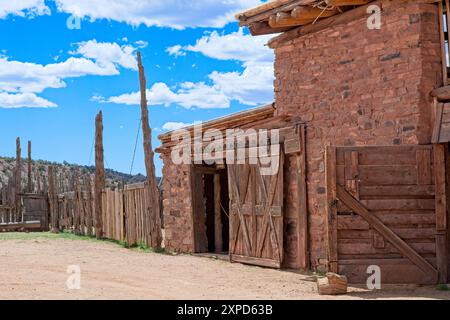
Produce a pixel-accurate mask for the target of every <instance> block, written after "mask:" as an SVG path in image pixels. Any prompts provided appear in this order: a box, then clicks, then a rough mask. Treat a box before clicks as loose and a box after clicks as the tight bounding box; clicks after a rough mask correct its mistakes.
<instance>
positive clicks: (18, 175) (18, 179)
mask: <svg viewBox="0 0 450 320" xmlns="http://www.w3.org/2000/svg"><path fill="white" fill-rule="evenodd" d="M20 156H21V149H20V138H17V139H16V170H15V183H14V187H15V198H14V204H15V209H16V210H15V213H14V214H15V217H14V220H15V221H14V222H19V221H18V219H21V216H22V214H21V213H22V205H21V199H20V194H21V192H22V168H21V165H22V164H21V159H20Z"/></svg>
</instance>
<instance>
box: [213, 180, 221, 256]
mask: <svg viewBox="0 0 450 320" xmlns="http://www.w3.org/2000/svg"><path fill="white" fill-rule="evenodd" d="M220 194H221V189H220V174H217V173H216V174H215V175H214V237H215V240H214V242H215V251H216V253H222V251H223V235H222V233H223V232H222V229H223V224H222V206H221V199H220Z"/></svg>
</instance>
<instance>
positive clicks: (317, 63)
mask: <svg viewBox="0 0 450 320" xmlns="http://www.w3.org/2000/svg"><path fill="white" fill-rule="evenodd" d="M416 2H420V1H410V4H404V1H383V16H382V28H381V30H368V28H367V24H366V19H360V20H358V21H354V22H352V23H350V24H348V25H340V26H336V27H333V28H329V29H326V30H323V31H321V32H318V33H315V34H311V35H307V36H304V37H301V38H297V39H295V40H293V41H290V42H287V43H284V44H283V45H282V46H280V47H278V48H276V49H275V52H276V63H275V70H276V81H275V92H276V106H277V113H278V114H290V115H295V116H300V117H301V118H302V119H303V120H304V121H306V122H308V124H309V125H308V130H307V170H308V199H309V200H308V201H309V203H308V209H309V224H310V230H309V237H310V251H311V254H310V256H311V263H312V265H313V266H317V265H319V264H321V263H323V262H324V261H321V263H319V259H326V257H327V250H326V248H327V244H326V235H325V230H326V229H325V221H326V220H325V218H326V207H325V206H326V189H325V187H326V184H325V176H324V171H325V167H324V151H325V148H324V147H325V146H326V145H327V144H331V145H338V146H339V145H346V146H349V145H398V144H425V143H429V142H430V116H431V105H430V103H431V101H430V100H429V92H430V91H431V90H432V89H433V88H434V87H435V86H436V85H438V84H439V85H440V83H439V82H440V81H441V80H439V79H441V78H442V77H441V64H440V63H441V62H440V45H439V31H438V30H439V26H438V15H437V6H436V5H432V4H420V3H416ZM291 172H292V171H291ZM285 179H286V187H285V188H286V189H285V190H289V192H286V194H287V200H286V202H287V203H286V209H287V212H286V217H287V224H286V228H287V229H288V230H287V233H288V235H289V234H291V238H292V239H293V240H294V241H295V239H296V237H295V232H294V231H293V230H295V229H293V228H295V227H296V221H295V217H296V214H297V211H296V210H297V206H298V205H297V204H296V203H297V202H298V200H297V198H296V186H295V183H296V182H295V179H296V177H295V174H294V173H292V174H289V173H288V174H285ZM289 230H290V231H289ZM295 248H296V246H295V245H294V244H293V243H292V242H288V243H285V249H286V251H287V252H286V264H287V266H290V267H295V261H296V254H295Z"/></svg>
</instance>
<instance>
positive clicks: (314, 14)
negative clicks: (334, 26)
mask: <svg viewBox="0 0 450 320" xmlns="http://www.w3.org/2000/svg"><path fill="white" fill-rule="evenodd" d="M338 12H339V11H338V10H323V9H319V8H314V7H305V6H298V7H295V8H294V10H292V12H291V16H292V18H295V19H317V18H318V17H320V18H325V17H331V16H334V15H335V14H336V13H338Z"/></svg>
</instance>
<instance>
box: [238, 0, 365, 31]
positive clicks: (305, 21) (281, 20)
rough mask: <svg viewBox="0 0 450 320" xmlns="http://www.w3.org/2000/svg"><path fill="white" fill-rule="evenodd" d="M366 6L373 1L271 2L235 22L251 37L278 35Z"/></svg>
mask: <svg viewBox="0 0 450 320" xmlns="http://www.w3.org/2000/svg"><path fill="white" fill-rule="evenodd" d="M369 2H372V0H320V1H319V0H273V1H268V2H266V3H263V4H262V5H260V6H258V7H255V8H252V9H249V10H246V11H244V12H241V13H238V14H237V15H236V19H238V20H239V22H240V25H241V26H248V27H249V29H250V32H251V34H252V35H263V34H272V33H281V32H285V31H288V30H291V29H293V28H297V27H302V26H306V25H311V24H315V23H316V22H317V21H319V20H323V19H326V18H328V17H331V16H335V15H338V14H340V13H342V12H344V11H348V10H350V9H352V8H354V7H355V6H361V5H366V4H368V3H369Z"/></svg>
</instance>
